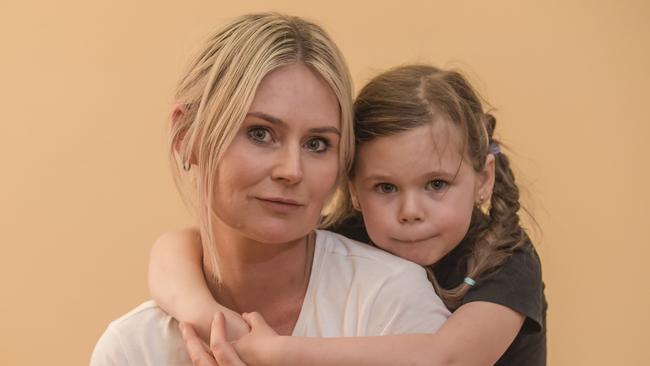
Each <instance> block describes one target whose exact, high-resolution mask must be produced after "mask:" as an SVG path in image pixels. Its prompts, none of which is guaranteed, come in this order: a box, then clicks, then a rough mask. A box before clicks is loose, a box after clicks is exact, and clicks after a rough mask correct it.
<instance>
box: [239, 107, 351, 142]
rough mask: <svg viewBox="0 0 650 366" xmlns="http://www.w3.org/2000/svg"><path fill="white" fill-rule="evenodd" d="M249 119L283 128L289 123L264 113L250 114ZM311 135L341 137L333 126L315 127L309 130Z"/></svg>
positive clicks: (248, 114)
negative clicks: (263, 121) (327, 134)
mask: <svg viewBox="0 0 650 366" xmlns="http://www.w3.org/2000/svg"><path fill="white" fill-rule="evenodd" d="M246 116H247V117H249V116H250V117H256V118H259V119H263V120H265V121H267V122H269V123H271V124H274V125H280V126H282V127H286V126H287V123H286V122H285V121H283V120H282V119H280V118H278V117H274V116H271V115H269V114H266V113H264V112H248V113H247V114H246ZM309 132H310V133H333V134H336V135H338V136H341V131H339V129H338V128H336V127H333V126H327V127H314V128H310V129H309Z"/></svg>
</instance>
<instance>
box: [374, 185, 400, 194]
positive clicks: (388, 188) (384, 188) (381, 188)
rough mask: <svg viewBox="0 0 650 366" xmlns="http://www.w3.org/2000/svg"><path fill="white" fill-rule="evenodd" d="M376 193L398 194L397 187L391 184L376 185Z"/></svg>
mask: <svg viewBox="0 0 650 366" xmlns="http://www.w3.org/2000/svg"><path fill="white" fill-rule="evenodd" d="M375 191H377V192H379V193H395V192H397V187H395V185H394V184H390V183H379V184H377V185H375Z"/></svg>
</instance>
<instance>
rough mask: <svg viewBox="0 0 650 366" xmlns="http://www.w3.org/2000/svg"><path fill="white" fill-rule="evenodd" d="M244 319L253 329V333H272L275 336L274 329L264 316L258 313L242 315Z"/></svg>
mask: <svg viewBox="0 0 650 366" xmlns="http://www.w3.org/2000/svg"><path fill="white" fill-rule="evenodd" d="M242 318H243V319H244V321H246V323H247V324H248V326H249V327H251V332H252V331H254V330H255V331H257V332H260V331H262V332H263V333H266V332H271V333H273V334H275V331H274V330H273V328H271V327H270V326H269V325H268V323H267V322H266V320H264V317H263V316H262V314H260V313H258V312H252V313H244V314H242Z"/></svg>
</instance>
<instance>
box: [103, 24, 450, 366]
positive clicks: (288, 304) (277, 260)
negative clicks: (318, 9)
mask: <svg viewBox="0 0 650 366" xmlns="http://www.w3.org/2000/svg"><path fill="white" fill-rule="evenodd" d="M350 84H351V83H350V77H349V75H348V72H347V69H346V66H345V63H344V61H343V58H342V56H341V55H340V53H339V51H338V49H337V48H336V46H335V45H334V44H333V43H332V41H331V40H330V39H329V37H328V36H327V34H326V33H325V32H324V31H323V30H322V29H321V28H320V27H318V26H316V25H314V24H312V23H309V22H306V21H304V20H302V19H299V18H295V17H288V16H283V15H279V14H253V15H246V16H243V17H241V18H239V19H238V20H236V21H235V22H233V23H231V24H230V25H228V26H226V27H224V28H223V29H221V30H220V31H218V32H217V33H216V34H215V35H214V36H213V37H211V38H210V39H209V40H208V42H207V43H206V44H205V46H204V47H203V49H202V50H201V52H200V53H199V55H198V57H197V58H196V59H195V60H194V61H193V62H192V63H191V67H190V68H189V71H188V72H187V73H186V75H185V76H184V77H183V78H182V79H181V82H180V85H179V87H178V90H177V93H176V102H177V103H178V107H176V108H175V109H174V112H173V113H172V131H171V139H170V141H171V143H170V146H171V151H172V157H173V159H172V160H173V165H174V167H175V172H176V175H175V176H176V178H178V179H177V181H178V182H179V183H180V182H186V183H187V184H186V185H182V184H180V185H179V186H180V187H181V192H182V193H183V194H184V197H185V198H189V201H191V202H193V203H194V205H193V206H194V208H195V210H196V213H197V217H198V219H199V227H200V233H201V234H200V235H201V241H202V243H203V252H204V253H205V257H204V260H203V271H204V273H205V274H206V278H207V280H208V284H209V287H210V290H211V292H212V295H213V296H214V298H215V299H216V300H218V302H219V303H221V304H223V305H225V306H227V307H228V308H230V309H232V310H233V311H235V312H236V313H242V312H249V311H253V310H255V311H258V312H260V313H261V314H262V315H263V316H264V317H265V318H266V319H267V321H268V322H269V324H270V325H271V327H272V328H273V329H274V330H275V331H277V332H278V333H280V334H293V335H303V336H354V335H382V334H395V333H407V332H409V333H417V332H434V331H435V330H437V329H438V327H439V326H440V325H441V324H442V322H443V321H444V320H445V319H446V317H447V316H448V315H449V313H448V312H447V310H446V309H445V307H444V305H443V304H442V302H441V301H440V300H439V299H438V298H437V296H436V295H435V293H434V291H433V289H432V287H431V286H430V284H429V283H428V282H427V278H426V274H425V273H424V270H423V269H421V268H420V267H418V266H417V265H415V264H413V263H409V262H406V261H403V260H401V259H399V258H395V257H393V256H390V255H389V254H386V253H384V252H380V251H379V250H376V249H374V248H371V247H369V246H367V245H362V244H359V243H357V242H353V241H351V240H349V239H347V238H345V237H342V236H339V235H336V234H333V233H329V232H326V231H315V229H316V227H317V226H318V225H319V224H327V223H330V222H333V221H335V220H336V218H335V217H331V216H326V217H324V218H323V217H322V216H321V212H322V211H323V208H324V207H325V205H326V204H327V203H328V202H329V201H330V200H331V199H332V197H333V196H334V194H335V193H336V192H337V190H341V189H342V188H344V184H345V180H344V174H343V172H344V171H345V170H346V168H347V167H348V166H349V164H350V161H351V157H352V154H353V135H352V126H351V89H352V88H351V85H350ZM180 167H182V171H181V169H180ZM183 171H184V172H183ZM184 178H189V179H184ZM190 192H193V193H194V195H189V193H190ZM340 211H342V210H332V211H331V212H340ZM432 299H434V300H433V301H432ZM91 364H93V365H110V364H120V365H121V364H137V365H140V364H151V365H165V364H174V365H178V364H190V360H189V358H188V356H187V353H186V351H185V346H184V343H183V341H182V339H181V337H180V332H179V330H178V327H177V323H176V322H175V320H173V319H172V318H171V317H169V316H168V315H167V314H165V313H164V312H163V311H162V310H160V308H158V307H157V306H156V305H155V304H154V303H153V302H147V303H144V304H142V305H140V306H139V307H138V308H136V309H134V310H133V311H131V312H130V313H128V314H126V315H125V316H123V317H121V318H120V319H118V320H116V321H114V322H112V323H111V325H109V327H108V329H107V330H106V332H105V333H104V334H103V336H102V337H101V339H100V340H99V342H98V344H97V346H96V347H95V351H94V352H93V357H92V360H91Z"/></svg>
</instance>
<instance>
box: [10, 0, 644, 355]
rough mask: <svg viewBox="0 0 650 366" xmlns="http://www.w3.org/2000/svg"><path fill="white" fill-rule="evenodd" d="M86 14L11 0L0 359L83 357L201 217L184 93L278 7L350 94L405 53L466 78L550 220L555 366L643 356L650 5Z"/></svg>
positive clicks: (71, 7) (193, 5)
mask: <svg viewBox="0 0 650 366" xmlns="http://www.w3.org/2000/svg"><path fill="white" fill-rule="evenodd" d="M17 3H19V4H17ZM89 3H91V2H88V1H77V2H73V1H70V0H63V1H58V2H54V1H41V2H40V3H38V2H35V1H23V2H18V1H15V2H11V1H7V0H3V1H2V2H0V47H1V53H0V85H1V86H0V107H1V108H0V112H1V113H2V115H1V116H2V120H1V122H0V141H1V143H0V159H1V160H0V161H1V169H2V179H0V206H1V207H2V209H1V210H0V225H1V231H0V232H1V235H2V237H1V243H0V245H1V249H2V251H1V254H0V296H1V300H0V316H1V317H2V324H1V325H0V364H2V365H39V364H50V365H83V364H87V363H88V358H89V355H90V352H91V350H92V347H93V345H94V343H95V342H96V340H97V338H98V337H99V335H100V334H101V332H102V331H103V329H104V328H105V326H106V325H107V324H108V322H109V321H110V320H112V319H114V318H116V317H118V316H119V315H121V314H123V313H125V312H126V311H127V310H129V309H130V308H132V307H133V306H135V305H136V304H139V303H140V302H142V301H143V300H146V299H147V298H148V293H147V287H146V280H145V277H146V276H145V273H146V267H147V253H148V249H149V246H150V244H151V243H152V242H153V240H154V239H155V238H156V236H157V235H158V234H159V233H161V232H162V231H164V230H168V229H171V228H176V227H180V226H183V225H186V224H188V223H189V222H190V219H189V217H188V215H187V214H186V211H185V209H184V207H183V205H182V203H181V201H180V199H179V198H178V195H177V194H176V191H175V188H174V186H173V183H172V179H171V175H170V173H169V169H168V166H167V160H166V150H165V137H166V130H165V127H166V117H167V115H168V112H169V109H170V105H171V102H172V101H171V95H172V89H173V86H174V84H175V82H176V79H177V77H178V76H179V74H180V71H181V70H182V68H183V66H184V64H185V62H186V61H187V59H188V56H189V54H190V51H191V50H192V49H193V48H194V47H196V45H197V44H198V42H199V41H200V40H201V39H202V37H204V36H205V35H206V34H207V33H208V32H209V31H210V30H211V29H213V28H214V27H215V26H218V25H221V24H223V22H224V21H226V20H228V19H231V18H233V17H234V16H236V15H239V14H242V13H245V12H250V11H257V10H267V9H272V10H279V11H284V12H290V13H293V14H296V15H301V16H304V17H308V18H311V19H314V20H316V21H317V22H319V23H320V24H322V25H323V26H324V27H325V28H327V29H328V30H329V32H330V33H331V34H332V36H333V37H334V39H335V40H336V41H337V42H338V44H339V45H340V47H341V48H342V50H343V52H344V54H345V55H346V57H347V60H348V62H349V64H350V67H351V70H352V74H353V76H354V78H355V83H356V86H357V87H359V86H361V85H362V84H363V83H364V82H365V81H366V80H368V78H369V77H371V76H372V75H374V74H375V73H376V72H378V71H380V70H383V69H385V68H386V67H389V66H393V65H396V64H399V63H405V62H412V61H425V62H433V63H436V64H438V65H443V66H455V67H460V68H462V69H464V70H465V71H466V72H468V73H469V75H470V76H471V78H472V80H473V81H474V82H475V83H476V85H477V86H478V87H479V89H480V90H481V91H482V93H483V94H484V95H485V96H487V98H488V99H489V100H490V101H491V103H492V104H493V105H494V106H495V107H496V108H497V109H498V113H497V117H498V120H499V123H498V134H499V135H500V136H501V137H502V138H503V140H505V141H506V142H507V143H508V144H509V145H510V147H511V148H512V149H513V150H514V151H515V152H516V153H515V154H514V161H515V164H516V166H517V171H518V172H519V173H520V175H519V177H520V180H519V181H520V182H521V184H522V185H523V187H524V189H525V190H526V192H527V193H526V203H527V205H528V206H529V207H530V208H531V209H532V210H533V212H534V214H535V216H536V218H537V219H538V221H539V223H540V224H541V226H542V228H543V232H542V233H541V234H540V233H537V234H535V235H534V237H535V238H536V240H537V242H536V244H537V247H538V250H539V252H540V253H541V255H542V259H543V265H544V278H545V281H546V284H547V296H548V299H549V302H550V308H549V313H548V317H549V318H548V319H549V324H548V328H549V360H550V362H549V364H551V365H612V364H620V365H648V364H650V356H649V355H648V352H647V351H648V350H647V346H648V344H649V343H648V342H649V337H648V335H647V329H648V327H649V326H650V319H649V318H650V316H649V315H648V314H649V311H648V310H649V309H650V284H649V281H650V278H649V276H648V274H649V271H648V270H647V264H646V261H647V259H648V257H649V254H650V249H649V244H650V241H649V240H648V238H647V236H646V235H644V233H643V232H642V231H643V229H645V228H646V227H647V226H648V223H649V221H648V218H649V217H650V215H649V214H650V212H649V208H648V207H650V194H649V193H648V189H649V188H648V187H650V174H649V172H648V167H649V166H650V164H649V163H648V160H649V159H648V157H649V156H650V147H649V146H648V143H647V141H648V140H650V127H649V125H650V123H649V122H650V120H649V115H650V114H649V113H648V110H647V108H648V103H649V101H650V72H649V71H648V68H649V67H650V5H648V4H649V3H648V2H647V1H613V0H612V1H591V2H587V1H557V2H556V1H546V2H538V4H530V3H528V2H526V3H527V4H522V2H519V1H496V2H495V1H489V2H488V1H476V2H470V1H455V2H451V1H444V2H443V1H439V2H434V1H419V2H414V1H407V0H401V1H396V2H395V1H393V2H390V3H391V4H392V5H385V4H380V3H378V2H377V1H365V2H355V1H341V2H331V1H328V2H321V3H317V4H316V3H314V4H306V3H307V2H305V1H274V2H272V5H268V4H267V2H262V1H260V2H254V1H239V2H235V1H227V2H226V1H203V2H199V1H174V2H166V3H162V2H159V1H126V0H119V1H110V2H109V1H106V2H92V3H93V4H92V5H91V4H89ZM235 3H239V5H235Z"/></svg>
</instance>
